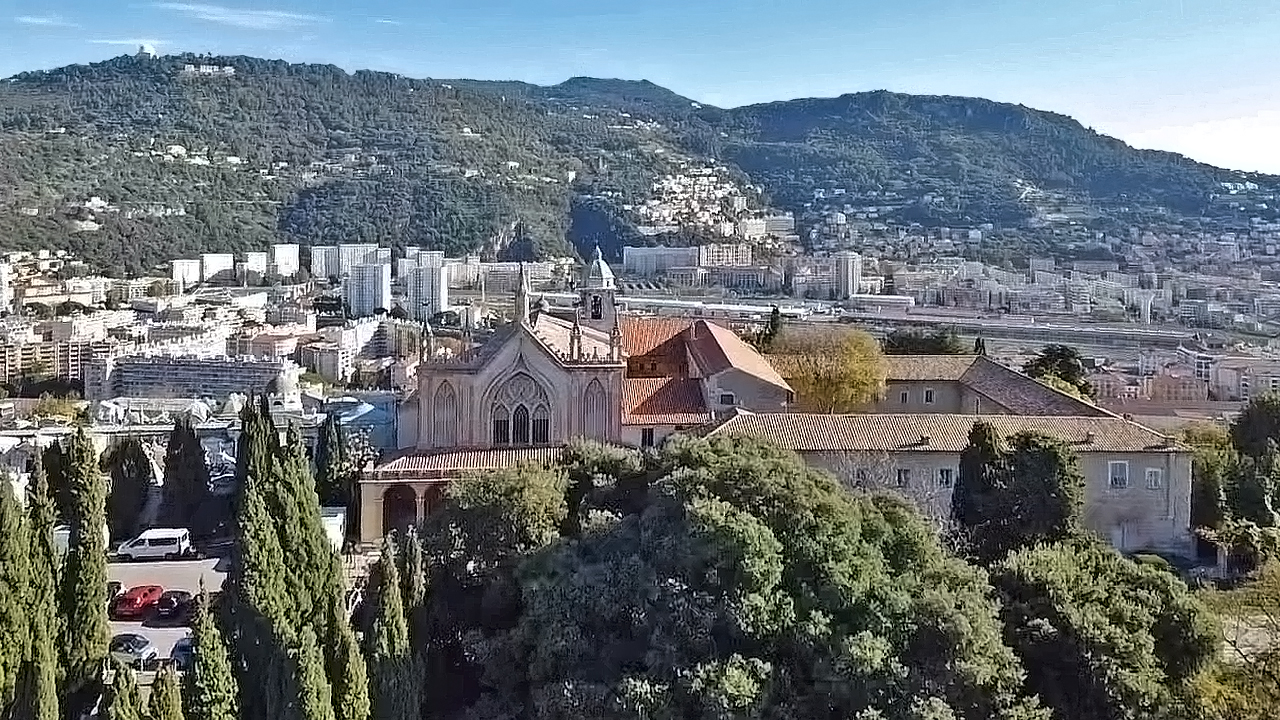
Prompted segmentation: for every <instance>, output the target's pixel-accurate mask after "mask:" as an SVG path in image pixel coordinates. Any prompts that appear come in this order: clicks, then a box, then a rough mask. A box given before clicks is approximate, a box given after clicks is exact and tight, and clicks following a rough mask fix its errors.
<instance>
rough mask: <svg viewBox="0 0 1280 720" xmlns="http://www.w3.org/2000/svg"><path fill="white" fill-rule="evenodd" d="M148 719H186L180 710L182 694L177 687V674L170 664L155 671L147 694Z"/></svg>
mask: <svg viewBox="0 0 1280 720" xmlns="http://www.w3.org/2000/svg"><path fill="white" fill-rule="evenodd" d="M147 718H148V720H186V715H185V714H184V713H183V712H182V694H181V690H180V689H179V687H178V674H177V673H176V672H174V669H173V666H172V665H165V666H164V667H162V668H160V669H159V670H158V671H156V676H155V679H154V680H152V681H151V692H150V693H149V694H148V696H147Z"/></svg>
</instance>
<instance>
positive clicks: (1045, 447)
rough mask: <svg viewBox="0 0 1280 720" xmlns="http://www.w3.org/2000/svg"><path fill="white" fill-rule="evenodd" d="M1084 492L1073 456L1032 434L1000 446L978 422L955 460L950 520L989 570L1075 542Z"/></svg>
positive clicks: (1055, 443)
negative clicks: (1046, 545) (1029, 550)
mask: <svg viewBox="0 0 1280 720" xmlns="http://www.w3.org/2000/svg"><path fill="white" fill-rule="evenodd" d="M1084 486H1085V482H1084V477H1083V476H1082V475H1081V473H1080V470H1079V467H1078V462H1077V459H1076V457H1075V454H1074V453H1073V452H1072V451H1071V449H1070V448H1068V447H1067V446H1066V445H1065V444H1063V443H1062V442H1061V441H1059V440H1056V439H1054V438H1050V437H1047V436H1044V435H1039V434H1035V433H1019V434H1017V435H1014V436H1012V437H1010V438H1008V439H1007V441H1006V440H1002V439H1001V438H1000V436H999V434H998V433H997V432H996V430H995V428H993V427H992V426H991V425H990V424H988V423H984V422H976V423H974V426H973V429H972V430H971V431H970V433H969V444H968V445H967V446H966V447H965V449H964V450H963V451H962V452H961V454H960V476H959V478H958V480H957V483H956V487H955V488H954V489H953V491H952V496H951V502H952V519H953V520H954V521H955V524H956V529H957V531H958V532H959V533H960V535H961V536H962V540H963V541H964V543H966V544H967V547H968V549H969V551H970V552H971V553H973V555H974V556H975V557H977V558H978V559H980V560H983V561H984V562H990V561H992V560H995V559H998V558H1000V557H1002V556H1004V555H1005V554H1006V553H1008V552H1009V551H1011V550H1013V549H1016V548H1019V547H1023V546H1027V545H1033V544H1036V543H1041V542H1054V541H1057V540H1064V539H1067V538H1070V537H1072V536H1074V535H1076V534H1078V533H1079V532H1080V531H1081V521H1080V515H1081V512H1082V509H1083V506H1084Z"/></svg>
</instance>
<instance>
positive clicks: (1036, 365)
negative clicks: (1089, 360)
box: [1022, 345, 1093, 397]
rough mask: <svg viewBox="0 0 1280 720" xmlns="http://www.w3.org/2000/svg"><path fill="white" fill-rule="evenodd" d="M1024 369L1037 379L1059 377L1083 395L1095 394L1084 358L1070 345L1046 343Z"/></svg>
mask: <svg viewBox="0 0 1280 720" xmlns="http://www.w3.org/2000/svg"><path fill="white" fill-rule="evenodd" d="M1022 371H1023V372H1025V373H1026V374H1027V375H1030V376H1031V377H1033V378H1036V379H1037V380H1046V379H1048V378H1051V377H1052V378H1057V379H1059V380H1061V381H1063V382H1064V383H1067V384H1068V385H1072V386H1074V387H1075V388H1076V390H1077V391H1078V392H1079V393H1080V394H1081V395H1083V396H1086V397H1092V396H1093V386H1092V385H1090V384H1089V379H1088V375H1089V373H1088V370H1086V369H1085V366H1084V358H1083V357H1081V355H1080V351H1079V350H1076V349H1075V348H1073V347H1071V346H1070V345H1045V346H1044V348H1043V349H1041V350H1040V353H1039V354H1038V355H1036V356H1035V357H1034V358H1032V359H1031V360H1030V361H1029V362H1027V363H1026V364H1025V365H1023V366H1022Z"/></svg>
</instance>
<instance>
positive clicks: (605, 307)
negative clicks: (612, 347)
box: [578, 245, 618, 332]
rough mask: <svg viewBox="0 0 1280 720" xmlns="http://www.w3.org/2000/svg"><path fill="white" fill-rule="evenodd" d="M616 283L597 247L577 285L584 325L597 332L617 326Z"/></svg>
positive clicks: (611, 271)
mask: <svg viewBox="0 0 1280 720" xmlns="http://www.w3.org/2000/svg"><path fill="white" fill-rule="evenodd" d="M617 293H618V282H617V280H616V279H614V276H613V270H611V269H610V268H609V264H608V263H606V262H605V261H604V254H603V253H601V252H600V246H599V245H597V246H596V249H595V252H594V253H592V258H591V262H590V263H588V264H587V266H586V267H585V268H583V271H582V282H581V283H579V285H578V294H579V300H578V302H579V305H580V306H581V308H582V312H584V313H586V319H585V324H586V325H587V326H588V327H593V328H595V329H597V330H603V331H606V332H608V331H611V330H612V329H613V327H614V326H615V325H616V324H617V314H618V309H617V300H616V295H617Z"/></svg>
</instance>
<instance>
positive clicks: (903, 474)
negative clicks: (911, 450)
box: [898, 468, 911, 488]
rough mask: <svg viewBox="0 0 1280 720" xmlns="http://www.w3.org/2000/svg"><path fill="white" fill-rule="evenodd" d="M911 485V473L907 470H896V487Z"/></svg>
mask: <svg viewBox="0 0 1280 720" xmlns="http://www.w3.org/2000/svg"><path fill="white" fill-rule="evenodd" d="M909 485H911V471H910V470H909V469H907V468H898V487H900V488H904V487H907V486H909Z"/></svg>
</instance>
